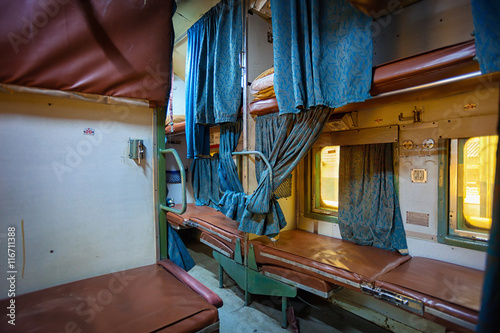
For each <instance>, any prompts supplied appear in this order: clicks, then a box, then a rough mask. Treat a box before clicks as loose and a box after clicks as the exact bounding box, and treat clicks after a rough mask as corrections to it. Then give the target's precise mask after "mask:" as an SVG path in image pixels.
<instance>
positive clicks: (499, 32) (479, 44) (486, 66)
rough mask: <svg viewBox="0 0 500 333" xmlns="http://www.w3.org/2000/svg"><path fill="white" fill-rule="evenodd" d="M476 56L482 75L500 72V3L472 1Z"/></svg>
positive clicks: (495, 0) (484, 0) (494, 0)
mask: <svg viewBox="0 0 500 333" xmlns="http://www.w3.org/2000/svg"><path fill="white" fill-rule="evenodd" d="M471 5H472V19H473V22H474V31H475V36H476V37H475V38H476V54H477V59H478V61H479V66H480V67H481V72H482V73H483V74H488V73H493V72H498V71H500V19H499V18H500V1H498V0H472V1H471Z"/></svg>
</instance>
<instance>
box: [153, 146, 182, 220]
mask: <svg viewBox="0 0 500 333" xmlns="http://www.w3.org/2000/svg"><path fill="white" fill-rule="evenodd" d="M159 151H160V154H163V155H165V154H173V155H174V157H175V161H176V162H177V165H178V166H179V170H180V172H181V186H182V207H181V209H175V208H172V207H168V206H165V205H163V204H161V203H160V208H161V209H162V210H164V211H166V212H172V213H176V214H179V215H180V214H184V213H185V212H186V208H187V202H186V171H185V170H184V165H183V164H182V161H181V158H180V157H179V153H177V150H175V149H173V148H168V149H160V150H159ZM164 185H165V184H160V186H164Z"/></svg>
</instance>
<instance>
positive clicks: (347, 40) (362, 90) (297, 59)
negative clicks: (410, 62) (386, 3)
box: [271, 0, 372, 114]
mask: <svg viewBox="0 0 500 333" xmlns="http://www.w3.org/2000/svg"><path fill="white" fill-rule="evenodd" d="M271 8H272V20H273V38H274V41H273V48H274V91H275V92H276V98H277V100H278V105H279V109H280V113H282V114H283V113H297V112H300V110H301V109H309V108H311V107H313V106H320V105H324V106H329V107H331V108H335V107H340V106H343V105H345V104H348V103H353V102H359V101H364V100H365V99H367V98H369V97H370V95H369V90H370V86H371V74H372V33H371V26H370V22H371V18H370V17H368V16H367V15H364V14H362V13H361V12H359V11H357V10H356V9H354V8H353V7H352V6H351V5H350V4H349V3H348V2H347V0H335V1H332V0H271Z"/></svg>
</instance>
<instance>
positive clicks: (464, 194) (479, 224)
mask: <svg viewBox="0 0 500 333" xmlns="http://www.w3.org/2000/svg"><path fill="white" fill-rule="evenodd" d="M497 142H498V137H497V136H482V137H473V138H469V139H454V140H451V142H450V150H449V155H450V156H449V212H448V228H447V230H446V234H447V235H446V237H449V238H450V239H454V240H459V239H467V240H469V241H475V242H479V243H481V242H482V243H484V244H485V243H486V241H487V240H488V238H489V230H490V228H491V212H492V205H493V187H494V182H495V168H496V148H497ZM446 237H445V238H446Z"/></svg>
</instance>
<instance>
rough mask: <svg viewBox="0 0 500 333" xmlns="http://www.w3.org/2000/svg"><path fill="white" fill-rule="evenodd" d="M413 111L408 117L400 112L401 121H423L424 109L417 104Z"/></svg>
mask: <svg viewBox="0 0 500 333" xmlns="http://www.w3.org/2000/svg"><path fill="white" fill-rule="evenodd" d="M412 112H413V115H411V116H407V117H403V113H402V112H401V113H400V114H399V117H398V119H399V121H410V120H413V123H421V122H422V110H420V109H417V107H416V106H415V110H413V111H412Z"/></svg>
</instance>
